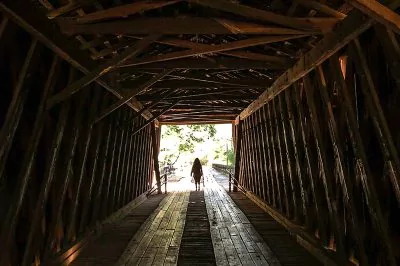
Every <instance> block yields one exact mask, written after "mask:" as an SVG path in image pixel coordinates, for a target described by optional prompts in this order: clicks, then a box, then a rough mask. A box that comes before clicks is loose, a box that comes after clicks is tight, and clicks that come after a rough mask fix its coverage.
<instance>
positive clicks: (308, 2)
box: [294, 0, 346, 19]
mask: <svg viewBox="0 0 400 266" xmlns="http://www.w3.org/2000/svg"><path fill="white" fill-rule="evenodd" d="M294 2H295V3H299V4H300V5H302V6H305V7H308V8H312V9H315V10H318V11H319V12H321V13H324V14H326V15H329V16H332V17H336V18H339V19H343V18H345V17H346V14H343V13H342V12H339V11H337V10H335V9H333V8H331V7H329V6H327V5H325V4H322V3H320V2H317V1H314V0H294Z"/></svg>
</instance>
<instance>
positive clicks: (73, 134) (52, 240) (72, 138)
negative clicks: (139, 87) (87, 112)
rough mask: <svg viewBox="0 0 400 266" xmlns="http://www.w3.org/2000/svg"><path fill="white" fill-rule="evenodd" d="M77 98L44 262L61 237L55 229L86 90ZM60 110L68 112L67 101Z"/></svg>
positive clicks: (69, 178)
mask: <svg viewBox="0 0 400 266" xmlns="http://www.w3.org/2000/svg"><path fill="white" fill-rule="evenodd" d="M80 96H81V97H79V99H78V100H77V107H76V116H75V121H74V124H73V128H72V132H71V135H70V138H69V142H68V149H67V150H66V154H67V155H68V156H67V159H66V160H65V161H64V162H63V163H62V167H64V169H65V172H64V175H62V180H63V182H61V183H60V184H59V187H58V188H57V192H58V194H57V196H56V199H55V201H54V204H55V206H57V208H56V212H55V213H54V215H53V217H52V218H51V219H50V226H49V233H48V235H47V239H46V244H45V252H44V256H43V258H44V260H43V262H44V263H46V262H47V261H48V259H49V257H50V255H51V254H52V253H53V252H54V250H55V248H54V247H57V246H58V245H59V241H60V240H61V239H56V235H57V230H58V229H59V228H60V224H61V223H62V212H63V206H64V200H65V196H66V193H67V189H68V185H69V182H70V180H71V178H72V167H73V163H74V158H75V153H76V150H77V146H78V139H79V137H80V135H81V131H82V130H83V127H84V126H83V125H82V124H83V108H84V105H85V100H86V96H87V91H86V92H84V93H83V95H80ZM63 105H64V106H63V107H62V109H63V110H62V112H65V113H68V109H69V106H68V105H69V102H66V103H64V104H63Z"/></svg>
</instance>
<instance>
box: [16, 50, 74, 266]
mask: <svg viewBox="0 0 400 266" xmlns="http://www.w3.org/2000/svg"><path fill="white" fill-rule="evenodd" d="M60 64H61V62H60V59H59V57H58V56H55V57H54V59H53V63H52V66H51V68H50V71H49V76H48V80H47V81H46V85H45V91H46V90H49V91H48V92H47V95H45V94H46V93H44V95H43V96H44V97H45V98H47V97H48V96H50V94H51V92H52V90H53V89H51V87H54V86H55V83H56V80H57V79H58V78H59V73H60V69H59V68H60ZM73 78H74V70H73V69H72V68H71V69H70V74H69V81H70V82H71V81H72V79H73ZM49 88H50V89H49ZM44 102H45V99H44ZM44 104H45V103H43V105H44ZM42 108H44V106H43V107H42ZM69 109H70V103H66V104H65V105H64V106H62V109H61V111H60V115H59V119H58V123H57V126H56V134H55V136H54V139H53V141H52V145H51V152H50V155H49V157H48V158H49V159H48V161H47V163H46V169H45V174H44V179H43V181H42V185H41V189H40V192H39V195H38V199H37V202H36V207H35V210H34V212H33V215H32V221H31V226H30V229H29V235H28V238H27V244H26V247H25V252H24V255H23V260H22V265H30V264H31V263H32V261H33V258H32V257H33V252H34V239H35V238H36V237H37V233H38V225H39V222H40V220H41V219H42V218H43V216H44V215H45V213H44V209H45V206H46V203H47V199H48V195H49V192H50V188H51V186H52V183H53V179H54V175H55V170H56V165H57V162H58V156H59V152H60V147H61V141H62V139H63V137H64V130H65V127H66V124H67V118H68V113H69ZM43 115H45V116H46V118H47V114H43Z"/></svg>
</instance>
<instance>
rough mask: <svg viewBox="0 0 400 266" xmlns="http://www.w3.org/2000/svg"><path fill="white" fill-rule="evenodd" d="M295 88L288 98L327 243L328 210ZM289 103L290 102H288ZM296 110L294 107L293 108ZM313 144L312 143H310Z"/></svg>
mask: <svg viewBox="0 0 400 266" xmlns="http://www.w3.org/2000/svg"><path fill="white" fill-rule="evenodd" d="M292 89H293V94H294V97H293V99H292V96H291V95H289V93H288V94H287V99H288V100H289V102H292V104H293V107H295V108H296V110H297V116H296V117H295V120H297V125H298V127H299V131H300V132H299V133H300V138H301V140H302V143H301V144H302V145H301V146H302V147H303V150H302V152H303V153H304V157H305V163H306V167H307V175H308V182H307V184H309V186H310V188H311V193H312V197H313V201H314V204H313V205H314V206H312V208H310V207H311V206H310V207H309V209H310V210H311V209H315V213H316V214H315V215H316V220H317V223H318V225H317V227H318V232H319V236H320V238H321V241H323V242H324V243H327V239H326V237H327V226H326V224H325V221H326V215H327V214H326V212H325V209H324V207H323V203H322V201H323V197H322V196H321V193H320V192H321V191H319V190H318V188H317V184H316V182H317V181H318V179H317V178H316V176H317V171H316V170H317V169H316V167H314V165H317V164H316V162H315V158H314V157H313V156H312V151H311V145H309V142H308V139H307V135H306V130H307V128H306V127H305V123H304V120H303V119H304V111H303V106H302V103H301V102H300V99H299V95H298V94H299V92H298V87H297V84H296V85H295V87H293V88H292ZM288 104H289V103H288ZM292 110H294V109H292ZM310 144H311V143H310Z"/></svg>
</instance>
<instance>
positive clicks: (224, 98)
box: [137, 94, 257, 102]
mask: <svg viewBox="0 0 400 266" xmlns="http://www.w3.org/2000/svg"><path fill="white" fill-rule="evenodd" d="M160 98H161V97H160V96H153V95H138V96H137V99H138V100H139V101H157V100H159V99H160ZM256 98H257V95H255V94H253V95H249V94H246V95H241V96H237V95H219V96H218V97H217V98H215V97H214V98H213V97H210V96H209V95H205V96H190V97H185V98H184V99H182V102H184V101H198V102H199V101H200V102H202V101H211V102H212V101H231V100H238V101H246V100H255V99H256Z"/></svg>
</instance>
